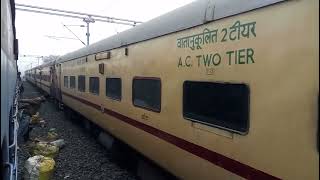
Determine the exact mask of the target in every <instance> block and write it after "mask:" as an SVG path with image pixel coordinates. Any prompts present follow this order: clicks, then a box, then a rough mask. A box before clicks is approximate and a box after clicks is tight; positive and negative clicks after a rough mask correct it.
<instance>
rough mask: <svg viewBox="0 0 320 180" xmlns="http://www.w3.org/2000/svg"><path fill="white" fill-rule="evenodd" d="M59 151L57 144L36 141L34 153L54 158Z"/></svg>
mask: <svg viewBox="0 0 320 180" xmlns="http://www.w3.org/2000/svg"><path fill="white" fill-rule="evenodd" d="M58 152H59V148H58V147H57V146H55V145H53V144H50V143H46V142H38V143H36V145H35V147H34V149H33V155H43V156H46V157H51V158H54V157H55V156H56V155H57V154H58Z"/></svg>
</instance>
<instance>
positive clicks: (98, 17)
mask: <svg viewBox="0 0 320 180" xmlns="http://www.w3.org/2000/svg"><path fill="white" fill-rule="evenodd" d="M15 5H16V9H17V10H21V11H29V12H36V13H43V14H50V15H58V16H65V17H72V18H80V19H83V18H85V17H83V16H86V17H87V16H89V17H91V18H93V19H94V20H95V21H102V22H109V23H116V24H123V25H130V26H135V25H137V24H139V23H142V22H140V21H134V20H128V19H121V18H115V17H108V16H101V15H96V14H89V13H82V12H75V11H67V10H59V9H52V8H45V7H39V6H31V5H26V4H18V3H16V4H15ZM21 7H22V8H21ZM26 8H33V9H36V10H33V9H26ZM41 10H46V11H41ZM48 11H56V12H60V13H56V12H48ZM62 13H64V14H62ZM65 13H68V14H65ZM70 14H73V15H70ZM78 15H81V16H78ZM119 21H123V22H119Z"/></svg>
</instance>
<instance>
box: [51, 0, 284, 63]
mask: <svg viewBox="0 0 320 180" xmlns="http://www.w3.org/2000/svg"><path fill="white" fill-rule="evenodd" d="M281 1H284V0H241V1H234V0H197V1H194V2H192V3H190V4H188V5H185V6H183V7H180V8H178V9H175V10H173V11H171V12H169V13H167V14H164V15H162V16H159V17H157V18H155V19H152V20H150V21H148V22H145V23H142V24H140V25H138V26H136V27H133V28H131V29H128V30H126V31H123V32H121V33H119V34H116V35H114V36H111V37H108V38H106V39H104V40H101V41H99V42H96V43H94V44H92V45H89V46H87V47H84V48H81V49H79V50H77V51H74V52H71V53H68V54H66V55H64V56H61V57H60V58H59V60H58V61H57V62H58V63H59V62H64V61H68V60H72V59H75V58H79V57H83V56H87V55H89V54H94V53H98V52H102V51H107V50H111V49H115V48H119V47H122V46H127V45H129V44H134V43H137V42H141V41H145V40H148V39H152V38H156V37H159V36H163V35H166V34H170V33H174V32H177V31H181V30H184V29H188V28H191V27H195V26H199V25H202V24H205V23H208V22H211V21H214V20H217V19H221V18H224V17H228V16H232V15H235V14H239V13H243V12H247V11H250V10H253V9H257V8H261V7H264V6H267V5H271V4H275V3H277V2H281Z"/></svg>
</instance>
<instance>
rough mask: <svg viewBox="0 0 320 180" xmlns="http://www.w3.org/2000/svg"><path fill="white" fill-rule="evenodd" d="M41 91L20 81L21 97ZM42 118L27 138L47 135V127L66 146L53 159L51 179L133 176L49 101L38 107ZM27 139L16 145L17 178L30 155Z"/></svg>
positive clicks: (37, 93)
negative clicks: (54, 162)
mask: <svg viewBox="0 0 320 180" xmlns="http://www.w3.org/2000/svg"><path fill="white" fill-rule="evenodd" d="M40 95H41V94H40V93H39V92H38V90H37V89H36V88H35V87H33V86H32V85H31V84H29V83H28V82H24V93H23V98H33V97H38V96H40ZM37 111H38V112H39V113H40V117H41V118H43V119H44V121H45V126H44V127H40V126H37V127H34V128H33V130H32V131H31V133H30V139H34V138H43V137H46V136H47V133H48V131H49V129H50V128H55V129H56V132H57V133H58V136H59V139H64V141H65V143H66V146H65V147H64V148H62V149H61V150H60V151H59V154H58V156H57V157H56V158H55V161H56V166H55V171H54V175H53V177H52V179H54V180H61V179H70V180H71V179H81V180H82V179H83V180H87V179H93V180H100V179H101V180H103V179H113V180H115V179H119V180H120V179H130V180H134V179H137V178H136V176H135V175H133V174H132V173H130V172H128V171H127V170H126V169H123V168H121V167H120V166H118V165H117V164H115V163H114V162H112V161H111V158H112V157H111V156H112V154H111V153H110V152H108V151H107V150H106V149H105V148H104V147H103V146H102V145H100V144H99V143H98V142H97V140H96V139H95V138H94V137H93V136H92V135H91V134H90V133H88V132H87V131H85V130H84V128H82V127H81V126H79V125H77V124H76V122H75V121H70V120H69V119H68V118H67V117H66V116H65V113H64V112H63V111H60V110H58V109H57V108H56V106H55V104H54V103H53V102H51V101H50V100H48V99H47V100H46V101H45V102H43V103H42V104H41V105H40V107H39V109H38V110H37ZM27 144H28V142H24V143H22V144H19V149H18V162H19V164H18V179H22V174H23V173H22V172H23V166H24V162H25V161H26V160H27V159H28V157H30V155H29V151H28V145H27Z"/></svg>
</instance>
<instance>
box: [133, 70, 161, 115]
mask: <svg viewBox="0 0 320 180" xmlns="http://www.w3.org/2000/svg"><path fill="white" fill-rule="evenodd" d="M137 80H155V81H159V83H160V90H159V109H155V108H152V107H146V106H142V105H138V104H135V101H134V100H135V96H134V82H135V81H137ZM131 93H132V94H131V95H132V96H131V97H132V104H133V106H135V107H138V108H142V109H145V110H148V111H153V112H157V113H160V112H161V108H162V81H161V78H159V77H141V76H136V77H134V78H133V80H132V92H131Z"/></svg>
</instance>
